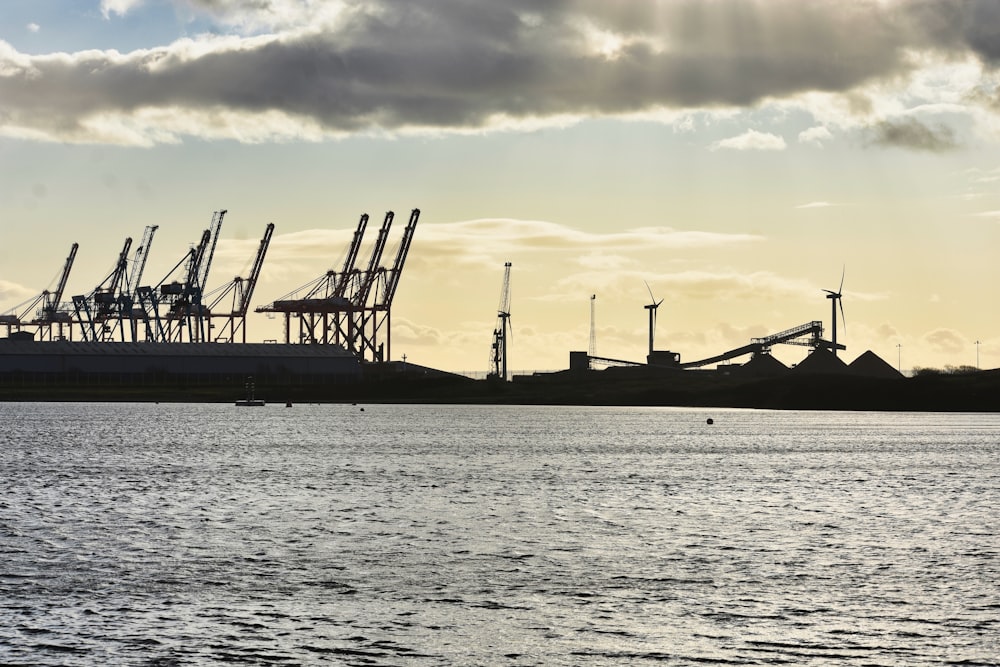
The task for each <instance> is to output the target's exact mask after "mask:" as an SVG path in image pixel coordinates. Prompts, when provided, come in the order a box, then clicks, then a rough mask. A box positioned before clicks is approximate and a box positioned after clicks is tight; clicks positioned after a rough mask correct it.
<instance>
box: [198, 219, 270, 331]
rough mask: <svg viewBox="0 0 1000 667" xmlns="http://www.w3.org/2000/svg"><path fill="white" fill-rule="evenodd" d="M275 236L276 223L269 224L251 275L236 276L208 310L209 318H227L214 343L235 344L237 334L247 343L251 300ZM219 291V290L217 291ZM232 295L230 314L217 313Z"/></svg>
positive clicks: (251, 269) (258, 249) (224, 287)
mask: <svg viewBox="0 0 1000 667" xmlns="http://www.w3.org/2000/svg"><path fill="white" fill-rule="evenodd" d="M273 234H274V223H268V225H267V227H266V228H265V229H264V236H263V238H261V240H260V245H259V246H257V255H256V257H255V258H254V262H253V266H252V267H251V268H250V275H249V276H247V278H245V279H244V278H241V277H240V276H236V277H235V278H233V280H232V281H231V282H230V283H229V284H228V285H224V286H223V288H222V289H221V291H222V293H221V294H220V295H219V296H218V297H216V298H215V299H214V300H213V301H212V302H211V304H210V305H209V308H208V314H209V317H219V318H225V320H226V323H225V324H224V325H223V326H222V330H221V331H220V332H219V334H218V335H217V336H215V338H214V342H216V343H220V342H225V343H234V342H236V336H237V333H239V334H240V335H241V336H242V342H244V343H245V342H247V329H246V317H247V310H248V309H249V308H250V299H251V298H252V297H253V291H254V288H255V287H256V286H257V279H258V278H259V277H260V270H261V267H262V266H263V265H264V255H265V254H267V248H268V246H269V245H270V244H271V236H272V235H273ZM216 291H219V290H216ZM230 294H231V295H232V297H233V301H232V307H231V308H230V311H229V312H228V313H217V312H215V309H216V306H217V305H218V304H219V303H220V302H221V301H222V300H223V299H224V298H226V296H228V295H230Z"/></svg>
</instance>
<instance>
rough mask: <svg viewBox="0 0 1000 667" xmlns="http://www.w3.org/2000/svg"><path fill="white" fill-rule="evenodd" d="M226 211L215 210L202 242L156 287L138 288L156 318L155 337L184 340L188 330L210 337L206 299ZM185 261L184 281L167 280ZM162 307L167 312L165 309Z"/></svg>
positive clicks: (195, 338) (193, 336) (190, 335)
mask: <svg viewBox="0 0 1000 667" xmlns="http://www.w3.org/2000/svg"><path fill="white" fill-rule="evenodd" d="M225 215H226V211H225V210H222V211H216V212H215V213H213V214H212V222H211V224H210V225H209V228H208V229H206V230H205V231H204V232H202V234H201V240H200V241H199V242H198V245H197V246H195V247H194V248H191V249H190V250H189V251H188V253H187V254H186V255H185V256H184V258H183V259H181V261H180V262H178V263H177V264H175V265H174V267H173V268H172V269H171V270H170V272H168V273H167V275H166V277H164V278H163V279H162V280H161V281H160V282H159V283H157V285H156V286H155V288H153V289H143V288H140V289H139V290H137V296H139V297H140V298H139V301H140V304H141V307H142V308H143V310H144V311H145V312H146V316H147V318H151V319H153V320H154V322H155V327H150V329H154V328H155V330H153V331H151V333H153V335H154V338H155V340H157V341H160V342H178V343H179V342H183V341H184V338H185V333H186V334H187V340H188V341H189V342H192V343H197V342H203V341H206V340H208V338H209V336H208V331H207V329H208V324H209V322H208V320H209V312H208V308H207V307H206V306H205V304H204V303H203V302H202V301H203V295H204V287H205V283H207V281H208V273H209V270H210V268H211V264H212V256H213V254H214V253H215V245H216V243H218V239H219V233H220V230H221V228H222V219H223V217H224V216H225ZM182 265H183V266H184V278H183V281H178V280H172V281H170V282H167V280H169V279H170V277H171V276H172V275H173V274H174V272H175V271H177V270H178V269H179V268H180V267H181V266H182ZM161 309H162V310H163V311H164V312H161Z"/></svg>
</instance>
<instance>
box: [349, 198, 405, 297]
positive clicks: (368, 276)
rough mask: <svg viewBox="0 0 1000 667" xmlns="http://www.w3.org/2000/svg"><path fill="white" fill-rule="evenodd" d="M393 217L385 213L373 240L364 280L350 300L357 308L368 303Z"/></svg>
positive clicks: (392, 214)
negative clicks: (376, 235) (373, 244)
mask: <svg viewBox="0 0 1000 667" xmlns="http://www.w3.org/2000/svg"><path fill="white" fill-rule="evenodd" d="M393 217H395V214H394V213H393V212H392V211H389V212H387V213H386V214H385V220H383V221H382V228H381V229H379V230H378V238H377V239H375V247H374V248H373V249H372V254H371V257H369V258H368V268H367V269H366V270H365V275H364V279H363V281H362V283H361V286H360V288H359V289H358V293H357V294H355V295H354V297H353V298H352V299H351V301H352V303H353V304H354V306H355V307H357V308H364V307H365V304H366V303H368V295H369V294H370V293H371V289H372V285H374V284H375V278H376V277H377V273H376V269H377V267H378V263H379V261H381V259H382V253H383V252H384V251H385V242H386V240H387V239H388V238H389V228H390V227H391V226H392V219H393Z"/></svg>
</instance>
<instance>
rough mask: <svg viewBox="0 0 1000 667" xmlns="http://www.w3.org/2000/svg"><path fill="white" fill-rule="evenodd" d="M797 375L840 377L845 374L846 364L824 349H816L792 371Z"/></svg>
mask: <svg viewBox="0 0 1000 667" xmlns="http://www.w3.org/2000/svg"><path fill="white" fill-rule="evenodd" d="M792 370H793V371H794V372H795V373H796V374H798V375H807V374H808V375H841V374H843V373H846V372H847V364H845V363H844V362H843V361H842V360H841V358H840V357H838V356H837V355H835V354H834V353H833V352H831V351H830V350H827V349H826V348H822V347H820V348H817V349H815V350H813V351H812V353H811V354H810V355H809V356H808V357H806V358H805V359H803V360H802V362H801V363H800V364H799V365H798V366H796V367H795V368H793V369H792Z"/></svg>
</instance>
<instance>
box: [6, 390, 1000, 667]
mask: <svg viewBox="0 0 1000 667" xmlns="http://www.w3.org/2000/svg"><path fill="white" fill-rule="evenodd" d="M363 408H364V409H362V406H349V405H296V406H295V407H293V408H285V407H283V406H281V407H279V406H267V407H264V408H235V407H233V406H229V405H155V404H134V405H121V404H114V405H112V404H15V403H7V404H0V420H2V423H3V428H2V429H0V491H2V493H0V663H3V664H24V665H102V664H128V665H211V664H234V663H235V664H260V665H300V664H344V665H369V664H377V665H393V664H395V665H410V664H416V665H456V664H457V665H486V664H505V665H529V664H535V665H560V664H562V665H591V664H593V665H597V664H620V663H626V662H632V663H636V664H646V663H650V662H654V663H659V664H668V665H671V664H672V665H689V664H737V665H739V664H792V665H833V664H837V665H920V664H960V665H975V664H997V662H998V656H1000V622H998V618H1000V445H998V442H1000V415H981V414H920V415H917V414H898V415H896V414H879V413H804V412H766V411H749V410H747V411H741V410H732V411H722V410H713V411H711V412H708V411H705V410H694V409H661V408H563V407H558V408H553V407H511V406H508V407H456V406H388V405H368V406H363ZM707 417H712V418H713V419H714V422H715V423H714V425H708V424H706V418H707Z"/></svg>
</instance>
